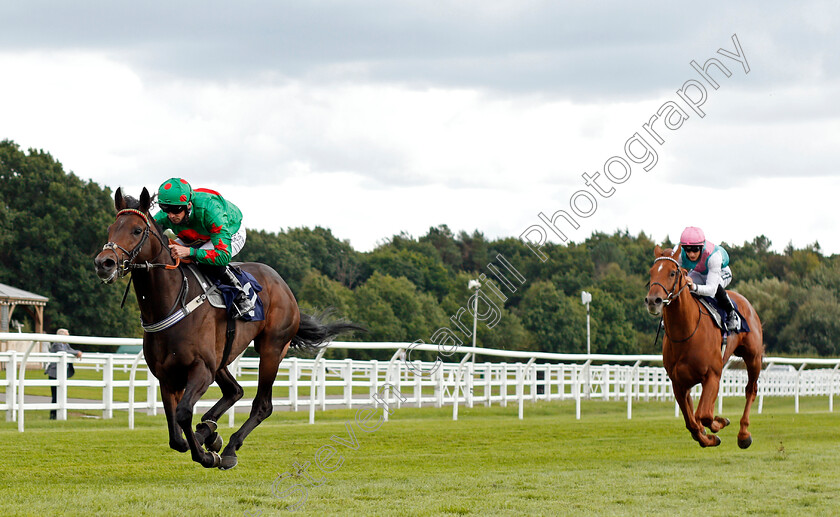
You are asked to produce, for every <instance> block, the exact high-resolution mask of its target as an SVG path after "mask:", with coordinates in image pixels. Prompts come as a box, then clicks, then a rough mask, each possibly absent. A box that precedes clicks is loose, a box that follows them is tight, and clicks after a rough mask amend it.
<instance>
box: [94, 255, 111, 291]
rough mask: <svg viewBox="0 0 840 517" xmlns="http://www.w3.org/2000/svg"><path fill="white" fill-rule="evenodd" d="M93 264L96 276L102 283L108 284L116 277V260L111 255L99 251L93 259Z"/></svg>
mask: <svg viewBox="0 0 840 517" xmlns="http://www.w3.org/2000/svg"><path fill="white" fill-rule="evenodd" d="M93 265H94V267H96V276H98V277H99V279H100V280H102V282H103V283H106V284H110V283H112V282H113V281H114V280H116V279H117V261H116V260H114V258H113V257H111V256H108V255H106V256H103V254H102V253H100V254H99V255H97V256H96V258H95V259H93Z"/></svg>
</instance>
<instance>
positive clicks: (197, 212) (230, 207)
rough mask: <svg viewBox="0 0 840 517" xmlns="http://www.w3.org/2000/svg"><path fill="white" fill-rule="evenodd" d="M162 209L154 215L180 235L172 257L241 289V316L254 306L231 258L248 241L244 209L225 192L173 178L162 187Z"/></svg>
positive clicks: (236, 310) (237, 313)
mask: <svg viewBox="0 0 840 517" xmlns="http://www.w3.org/2000/svg"><path fill="white" fill-rule="evenodd" d="M157 202H158V206H159V207H160V212H158V213H157V214H155V215H154V218H155V221H157V222H158V223H159V224H160V225H161V226H163V227H164V228H168V229H170V230H172V231H173V232H174V233H175V235H177V239H175V244H170V245H169V249H170V253H171V254H172V258H189V259H191V260H192V261H193V262H196V263H198V264H200V265H201V266H202V269H204V270H205V271H207V272H209V273H210V274H211V275H213V276H216V277H218V278H220V279H222V280H224V281H225V283H227V284H229V285H232V286H233V287H235V288H237V289H238V290H239V294H237V296H236V299H235V300H234V307H233V310H234V313H235V316H236V317H237V318H241V317H242V316H243V315H245V314H247V313H248V312H250V311H252V310H253V309H254V302H253V300H251V299H250V298H249V297H248V296H247V294H246V293H245V292H244V291H243V289H242V285H241V284H240V282H239V280H238V279H237V278H236V276H235V275H234V274H233V272H232V271H231V270H230V268H229V267H228V264H229V263H230V261H231V258H233V256H235V255H236V254H237V253H239V251H240V250H241V249H242V247H243V246H244V245H245V227H244V226H243V225H242V212H241V211H240V210H239V208H238V207H237V206H236V205H234V204H233V203H231V202H230V201H227V200H226V199H225V198H223V197H222V195H221V194H219V193H218V192H216V191H214V190H210V189H203V188H199V189H195V190H193V188H192V187H191V186H190V184H189V183H188V182H187V180H185V179H182V178H170V179H168V180H166V181H164V182H163V183H162V184H161V186H160V188H159V189H158V198H157Z"/></svg>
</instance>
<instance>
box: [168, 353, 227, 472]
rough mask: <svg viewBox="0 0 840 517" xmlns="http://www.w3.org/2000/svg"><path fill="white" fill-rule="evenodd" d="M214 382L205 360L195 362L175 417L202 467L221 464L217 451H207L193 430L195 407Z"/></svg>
mask: <svg viewBox="0 0 840 517" xmlns="http://www.w3.org/2000/svg"><path fill="white" fill-rule="evenodd" d="M211 382H213V373H212V372H211V371H210V368H208V367H207V365H206V364H205V363H204V362H201V361H196V362H194V363H193V364H192V365H191V366H190V369H189V372H188V373H187V386H186V388H184V396H183V397H181V401H180V402H178V407H177V408H176V409H175V419H176V420H177V422H178V425H180V426H181V429H182V430H183V431H184V435H185V436H186V438H187V443H188V444H189V447H190V452H191V453H192V459H193V461H195V462H198V463H200V464H201V466H202V467H206V468H213V467H218V466H219V465H220V464H221V461H222V460H221V457H220V456H219V455H218V454H216V453H215V452H212V451H211V452H207V451H205V450H204V448H203V447H202V445H203V444H201V443H199V442H198V440H197V439H196V436H195V433H194V432H193V430H192V418H193V408H194V407H195V403H196V402H198V399H200V398H201V396H202V395H204V392H206V391H207V388H208V387H209V386H210V383H211Z"/></svg>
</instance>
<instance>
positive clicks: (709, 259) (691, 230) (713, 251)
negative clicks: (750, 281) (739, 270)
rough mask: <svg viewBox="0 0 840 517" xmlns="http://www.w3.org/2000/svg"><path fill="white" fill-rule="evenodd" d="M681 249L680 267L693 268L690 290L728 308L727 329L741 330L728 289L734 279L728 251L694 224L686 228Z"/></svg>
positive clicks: (689, 282)
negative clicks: (712, 240) (707, 238)
mask: <svg viewBox="0 0 840 517" xmlns="http://www.w3.org/2000/svg"><path fill="white" fill-rule="evenodd" d="M680 248H681V249H682V251H681V253H680V256H679V259H678V262H679V263H680V266H681V267H684V268H686V269H689V270H690V271H689V273H688V286H689V289H690V290H691V292H693V293H697V294H698V295H700V296H711V297H713V298H714V299H715V300H716V301H717V302H718V305H719V306H720V307H721V308H722V309H723V310H724V311H726V314H727V318H726V330H729V331H735V330H738V329H739V328H740V327H741V319H740V318H739V317H738V313H737V312H736V311H735V306H734V305H733V304H732V300H731V299H730V298H729V295H728V294H727V292H726V286H728V285H729V284H730V283H731V282H732V270H730V269H729V254H728V253H727V252H726V250H725V249H723V248H722V247H720V246H718V245H716V244H713V243H711V242H709V241H707V240H706V235H705V234H704V233H703V230H701V229H700V228H697V227H695V226H689V227H688V228H686V229H685V230H683V232H682V235H681V236H680Z"/></svg>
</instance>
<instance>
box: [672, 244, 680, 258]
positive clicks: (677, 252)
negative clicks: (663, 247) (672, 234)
mask: <svg viewBox="0 0 840 517" xmlns="http://www.w3.org/2000/svg"><path fill="white" fill-rule="evenodd" d="M680 246H682V244H677V247H676V248H674V251H673V252H671V256H672V257H676V256H677V255H679V254H680V252H681V251H682V248H681V247H680Z"/></svg>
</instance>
